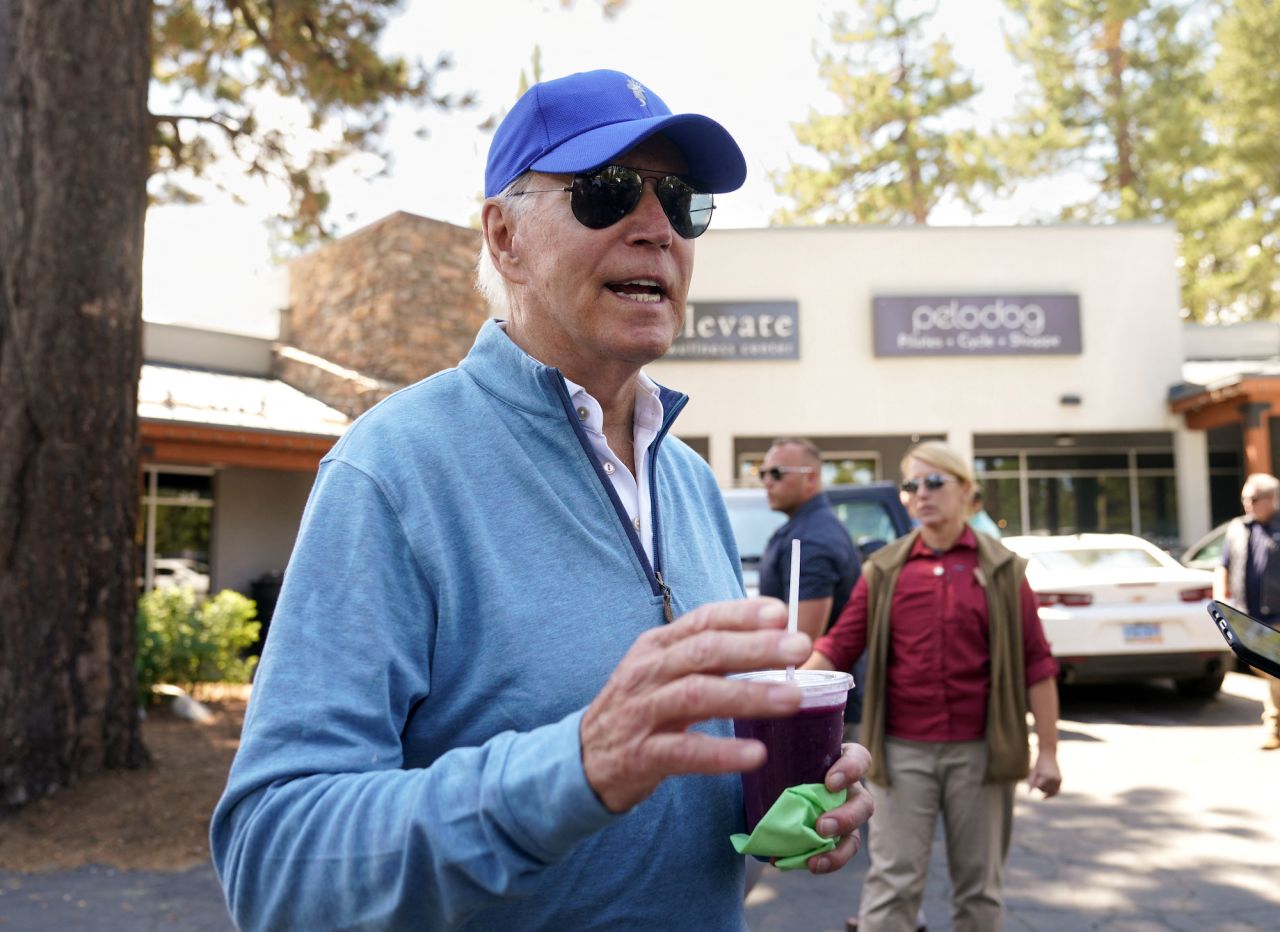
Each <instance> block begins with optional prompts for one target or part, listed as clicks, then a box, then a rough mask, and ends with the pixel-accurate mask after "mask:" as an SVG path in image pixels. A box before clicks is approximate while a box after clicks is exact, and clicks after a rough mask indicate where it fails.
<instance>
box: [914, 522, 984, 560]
mask: <svg viewBox="0 0 1280 932" xmlns="http://www.w3.org/2000/svg"><path fill="white" fill-rule="evenodd" d="M977 549H978V538H976V537H974V532H973V528H971V527H969V525H968V524H966V525H965V526H964V530H962V531H961V532H960V536H959V537H957V538H956V542H955V543H954V544H952V545H951V547H950V549H948V550H946V551H944V553H950V552H951V551H952V550H977ZM933 555H934V550H933V548H932V547H930V546H929V545H928V544H926V543H925V542H924V534H917V535H916V542H915V543H914V544H912V545H911V553H910V554H909V555H908V557H907V559H909V560H910V559H914V558H915V557H931V556H933Z"/></svg>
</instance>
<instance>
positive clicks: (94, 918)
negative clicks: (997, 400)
mask: <svg viewBox="0 0 1280 932" xmlns="http://www.w3.org/2000/svg"><path fill="white" fill-rule="evenodd" d="M1263 688H1264V684H1263V682H1262V681H1261V680H1259V679H1257V678H1255V677H1251V676H1246V675H1243V674H1235V673H1233V674H1230V675H1229V676H1228V677H1227V684H1226V688H1225V689H1224V691H1223V693H1222V694H1221V695H1220V696H1219V697H1218V698H1217V699H1215V700H1213V701H1211V702H1207V703H1203V702H1196V701H1193V700H1186V699H1181V698H1179V697H1177V696H1176V695H1175V694H1174V693H1173V691H1172V690H1171V689H1170V688H1168V687H1167V686H1162V685H1159V684H1151V685H1140V686H1133V687H1093V688H1088V689H1076V690H1071V691H1069V692H1067V693H1066V694H1065V695H1064V697H1063V715H1062V725H1061V732H1062V744H1061V747H1060V749H1059V758H1060V761H1061V763H1062V769H1063V775H1064V787H1063V792H1062V794H1061V795H1060V796H1058V797H1057V798H1056V799H1052V800H1042V799H1040V798H1039V797H1038V796H1031V795H1029V794H1027V793H1026V792H1025V790H1022V791H1020V792H1019V794H1018V802H1017V811H1016V815H1015V823H1014V836H1013V847H1012V850H1011V852H1010V856H1009V863H1008V867H1007V870H1006V877H1005V893H1006V906H1007V917H1006V923H1005V928H1006V929H1009V930H1035V932H1083V930H1108V932H1110V930H1116V932H1158V930H1174V932H1206V930H1214V932H1280V751H1272V752H1263V751H1259V750H1258V748H1257V746H1258V743H1259V741H1260V739H1261V737H1262V729H1261V726H1260V725H1259V722H1258V714H1259V711H1260V708H1261V705H1260V704H1261V699H1262V690H1263ZM866 868H867V862H866V855H865V854H864V853H860V854H859V855H858V856H857V858H855V860H854V861H853V863H851V864H850V865H848V866H847V867H846V868H845V870H843V871H841V872H840V873H838V874H836V875H833V876H827V877H813V876H811V875H809V874H808V873H806V872H803V871H789V872H786V873H783V872H779V871H777V870H775V869H773V868H766V869H765V872H764V875H763V877H762V878H761V880H760V882H759V884H758V885H757V886H756V888H755V889H754V890H753V891H752V892H751V894H750V896H749V897H748V898H747V921H748V923H749V925H750V927H751V929H752V932H797V930H812V932H844V920H845V918H846V916H848V915H849V914H851V913H854V912H856V910H857V897H858V893H859V891H860V889H861V884H862V878H863V876H864V875H865V873H866ZM949 902H950V885H949V883H948V880H947V874H946V862H945V855H944V853H943V849H942V846H941V836H940V834H939V836H938V839H937V840H935V844H934V852H933V859H932V862H931V863H930V868H929V881H928V884H927V886H926V889H925V901H924V908H925V915H926V918H927V921H928V924H929V929H930V932H948V930H950V929H951V922H950V918H949ZM675 910H676V907H675V906H674V904H673V914H672V926H671V928H673V929H675V928H681V926H680V922H679V914H678V912H676V911H675ZM6 929H15V930H16V929H21V930H24V932H27V930H33V932H44V930H58V932H63V930H65V932H80V930H86V932H88V930H92V932H149V930H157V932H160V930H162V932H229V930H232V929H233V926H232V923H231V921H230V919H229V918H228V916H227V913H226V909H225V907H224V905H223V901H222V894H221V891H220V890H219V888H218V885H217V881H216V879H215V877H214V874H213V868H212V867H211V866H210V865H209V864H204V865H202V866H200V867H197V868H194V869H192V870H188V871H181V872H172V873H168V872H153V871H131V872H125V871H116V870H112V869H109V868H103V867H87V868H81V869H79V870H74V871H61V872H54V873H45V874H18V873H13V872H5V871H0V932H2V930H6ZM566 932H568V930H566Z"/></svg>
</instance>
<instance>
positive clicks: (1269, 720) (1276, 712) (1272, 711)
mask: <svg viewBox="0 0 1280 932" xmlns="http://www.w3.org/2000/svg"><path fill="white" fill-rule="evenodd" d="M1262 677H1263V678H1264V679H1265V680H1266V681H1267V691H1266V692H1265V693H1263V695H1262V727H1263V728H1265V729H1266V730H1267V734H1268V735H1276V736H1277V737H1280V680H1278V679H1276V678H1275V677H1274V676H1271V675H1269V674H1266V673H1263V674H1262Z"/></svg>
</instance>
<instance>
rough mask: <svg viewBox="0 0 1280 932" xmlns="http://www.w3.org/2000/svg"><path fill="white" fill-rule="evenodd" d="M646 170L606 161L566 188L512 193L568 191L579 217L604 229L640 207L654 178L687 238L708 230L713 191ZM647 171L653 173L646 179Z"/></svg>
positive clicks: (674, 221) (655, 186)
mask: <svg viewBox="0 0 1280 932" xmlns="http://www.w3.org/2000/svg"><path fill="white" fill-rule="evenodd" d="M642 172H644V170H643V169H635V168H627V167H626V166H625V165H606V166H604V167H603V168H597V169H595V170H594V171H589V172H582V173H581V174H577V175H574V176H573V184H571V185H569V186H568V187H566V188H543V189H540V190H537V191H513V192H512V193H511V194H510V195H509V196H510V197H516V196H518V195H521V194H549V193H555V192H562V191H568V192H569V209H570V210H572V211H573V216H574V217H575V218H576V219H577V221H578V222H579V223H581V224H582V225H583V226H584V227H589V228H591V229H592V230H603V229H604V228H605V227H611V226H613V225H614V224H615V223H617V222H618V221H619V220H621V219H622V218H623V217H625V216H626V215H627V214H629V213H631V211H633V210H635V209H636V206H637V205H638V204H639V203H640V198H641V197H642V196H643V195H644V183H645V181H646V180H651V181H653V183H654V184H653V189H654V192H655V193H656V194H657V195H658V203H659V204H661V205H662V212H663V213H664V214H666V215H667V219H668V220H669V221H671V228H672V229H673V230H675V231H676V233H678V234H680V236H682V237H684V238H685V239H694V238H695V237H698V236H701V235H702V234H703V233H705V232H706V231H707V227H708V226H710V225H711V212H712V211H713V210H715V203H714V200H715V199H714V198H713V197H712V196H711V195H710V194H703V193H702V192H701V191H698V190H696V189H695V188H694V187H693V186H692V185H690V184H689V183H688V182H687V181H685V180H684V179H683V178H681V177H680V176H679V175H663V174H661V173H660V172H645V173H643V174H642ZM646 174H647V175H649V176H651V177H649V178H647V179H646V177H645V175H646ZM652 176H657V177H652Z"/></svg>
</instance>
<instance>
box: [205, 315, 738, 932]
mask: <svg viewBox="0 0 1280 932" xmlns="http://www.w3.org/2000/svg"><path fill="white" fill-rule="evenodd" d="M661 399H662V404H663V408H664V410H665V417H664V421H663V426H662V430H661V431H660V432H659V435H658V437H657V439H655V440H654V441H653V445H652V447H651V457H650V463H651V468H652V470H653V482H652V489H653V523H654V533H655V538H656V540H655V544H654V564H655V566H650V564H649V561H648V559H647V558H646V556H645V555H644V551H643V549H642V548H641V547H640V543H639V540H638V538H637V537H636V534H635V531H634V529H633V528H632V526H631V524H630V522H629V521H628V520H627V518H626V515H625V512H624V511H623V510H622V508H621V505H620V503H619V501H618V500H617V498H616V496H615V494H614V492H613V489H612V485H611V484H610V482H609V481H608V480H607V478H606V477H605V475H604V473H603V472H602V471H601V468H600V466H599V464H598V463H597V461H596V459H595V457H594V456H593V455H592V453H591V452H590V444H589V442H588V440H587V438H586V436H585V435H584V433H583V432H582V428H581V426H580V425H579V423H578V419H577V417H576V416H575V415H574V413H573V409H572V406H571V405H570V401H569V396H568V393H567V391H566V390H565V387H564V381H563V379H562V378H561V377H560V374H559V373H558V372H557V371H556V370H555V369H551V368H548V367H546V366H543V365H541V364H540V363H538V362H536V361H535V360H533V359H531V358H530V357H529V356H528V355H526V354H525V353H524V352H522V351H521V350H520V349H519V348H518V347H517V346H516V345H515V344H514V343H512V342H511V340H510V339H509V338H508V337H507V336H506V334H505V333H503V332H502V330H501V329H500V328H499V327H498V326H497V324H496V322H494V321H490V322H488V323H487V324H485V326H484V327H483V329H482V330H481V332H480V334H479V336H478V338H477V340H476V343H475V345H474V347H473V348H472V350H471V352H470V353H469V354H468V356H467V358H466V359H465V360H463V361H462V363H461V364H460V365H459V366H458V367H457V368H456V369H451V370H447V371H445V372H441V373H438V374H437V375H434V376H432V377H430V378H428V379H426V380H424V381H422V382H419V383H418V384H416V385H413V386H411V387H409V388H407V389H404V390H403V391H401V392H398V393H397V394H395V395H393V396H392V397H390V398H388V399H387V400H385V401H384V402H382V403H381V404H379V405H377V406H376V407H375V408H373V409H372V410H370V411H369V412H368V413H367V414H365V415H364V416H363V417H361V418H360V419H359V420H357V421H356V423H355V424H353V425H352V426H351V428H350V429H349V430H348V431H347V433H346V435H345V436H344V437H343V438H342V439H341V440H340V441H339V442H338V444H337V445H336V446H335V447H334V449H333V450H332V452H330V453H329V455H328V456H326V457H325V459H324V461H323V463H322V464H321V467H320V472H319V475H318V477H317V480H316V485H315V488H314V489H313V491H312V494H311V498H310V500H309V502H308V504H307V508H306V512H305V513H304V515H303V520H302V526H301V529H300V531H299V535H298V541H297V545H296V547H295V549H294V553H293V557H292V559H291V561H290V563H289V568H288V570H287V572H286V574H285V582H284V588H283V591H282V592H281V596H280V600H279V603H278V605H277V608H276V612H275V616H274V618H273V620H272V624H271V634H270V637H269V638H268V640H267V644H266V650H265V652H264V656H263V659H262V664H261V667H260V668H259V671H258V675H257V678H256V680H255V682H254V688H253V698H252V700H251V702H250V706H249V712H248V716H247V718H246V721H245V726H244V732H243V736H242V741H241V745H240V750H239V752H238V753H237V755H236V759H235V763H234V765H233V766H232V769H231V775H230V779H229V781H228V784H227V788H226V792H225V794H224V795H223V797H222V800H221V801H220V802H219V804H218V807H217V811H216V812H215V813H214V818H213V824H212V827H211V840H212V846H213V855H214V863H215V866H216V867H217V870H218V874H219V876H220V878H221V879H222V883H223V886H224V888H225V890H226V893H227V899H228V903H229V905H230V907H231V911H232V914H233V915H234V917H235V919H236V921H237V922H238V923H239V924H240V925H241V927H242V928H244V929H306V930H318V929H338V928H340V929H351V928H361V929H366V928H368V929H437V928H455V927H456V928H465V929H484V930H493V929H512V930H531V929H554V930H556V932H571V930H581V929H597V928H599V929H605V928H608V929H622V928H627V929H672V928H681V929H698V930H727V929H733V930H739V929H742V928H743V927H744V923H743V912H742V859H741V858H740V857H739V856H737V855H736V854H735V853H734V850H733V848H732V846H731V845H730V843H729V840H728V837H729V835H730V834H731V833H733V832H737V831H742V830H743V827H742V815H741V812H742V803H741V791H740V788H739V781H738V777H737V776H736V775H729V776H721V777H702V776H691V777H681V778H673V779H669V780H667V781H665V782H664V783H663V784H662V785H661V786H660V787H659V788H658V790H657V791H656V792H655V793H654V794H653V796H652V797H650V798H649V799H648V800H646V801H645V802H643V803H641V804H640V805H638V806H636V807H635V808H634V809H632V810H631V811H630V812H628V813H625V814H623V815H621V816H615V815H612V814H610V813H609V812H607V811H606V810H605V809H604V808H603V806H601V804H600V803H599V801H598V800H597V799H596V797H595V795H594V793H593V792H592V790H591V788H590V786H589V785H588V784H587V782H586V779H585V776H584V773H583V769H582V762H581V748H580V744H579V738H578V725H579V721H580V719H581V716H582V711H583V709H584V708H585V707H586V705H587V704H588V703H589V702H590V701H591V700H592V698H594V697H595V695H596V694H597V693H598V692H599V691H600V689H601V687H602V686H603V685H604V683H605V680H606V679H607V678H608V676H609V674H610V672H611V671H612V670H613V668H614V667H615V666H616V665H617V664H618V662H619V660H621V659H622V656H623V655H624V654H625V653H626V651H627V649H628V648H629V647H630V646H631V644H632V642H633V641H634V640H635V639H636V637H637V636H638V635H640V634H641V633H642V632H644V631H646V630H648V629H650V628H653V627H655V626H657V625H661V624H663V619H664V604H663V603H664V592H668V593H669V597H670V600H671V605H670V608H671V611H672V614H673V615H675V616H677V617H678V616H679V615H680V614H682V613H684V612H686V611H688V610H690V609H693V608H695V607H697V606H698V605H701V604H703V603H705V602H709V601H717V600H721V599H728V598H737V597H739V596H740V595H741V592H742V583H741V574H740V572H739V569H738V566H739V564H738V555H737V551H736V547H735V545H734V543H733V537H732V534H731V531H730V528H729V523H728V518H727V516H726V514H725V511H724V506H723V503H722V499H721V497H720V494H719V492H718V490H717V488H716V485H715V482H714V480H713V478H712V475H711V472H710V470H709V469H708V468H707V466H706V464H705V463H703V462H702V460H701V459H700V458H699V457H698V456H697V454H695V453H694V452H693V451H691V450H690V449H689V448H688V447H687V446H685V445H684V444H683V443H681V442H680V441H679V440H676V439H675V438H667V439H666V440H665V441H664V439H663V438H664V437H665V435H666V433H667V431H668V429H669V428H670V426H671V422H672V420H673V419H674V418H675V416H676V414H677V413H678V411H679V410H680V408H681V407H682V406H683V405H684V403H685V401H686V400H687V399H686V398H685V396H683V395H680V394H678V393H675V392H671V391H669V390H666V389H663V390H662V392H661ZM698 727H700V728H703V729H705V730H707V731H709V732H712V733H715V734H720V735H727V734H729V733H730V731H731V729H730V726H729V724H728V723H726V722H711V723H706V724H704V725H701V726H698Z"/></svg>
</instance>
